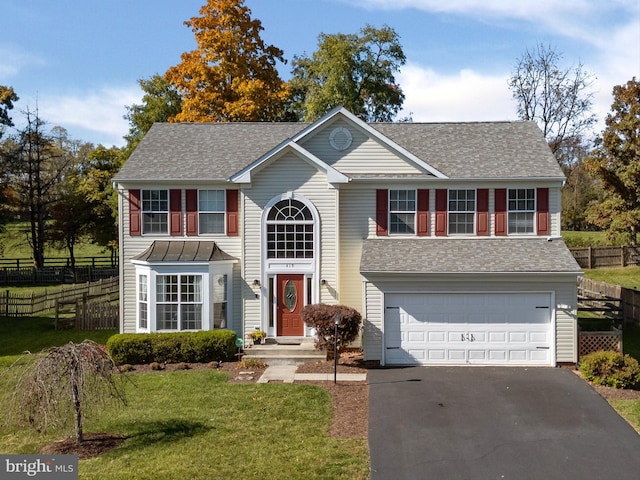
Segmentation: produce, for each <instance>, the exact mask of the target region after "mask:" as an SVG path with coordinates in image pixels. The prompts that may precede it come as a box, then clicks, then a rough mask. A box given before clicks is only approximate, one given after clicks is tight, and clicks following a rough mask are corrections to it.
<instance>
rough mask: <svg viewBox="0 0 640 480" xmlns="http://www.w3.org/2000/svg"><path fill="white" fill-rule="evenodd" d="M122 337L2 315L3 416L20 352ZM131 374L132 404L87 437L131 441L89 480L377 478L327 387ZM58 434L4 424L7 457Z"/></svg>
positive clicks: (0, 437) (215, 374)
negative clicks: (334, 427) (342, 424)
mask: <svg viewBox="0 0 640 480" xmlns="http://www.w3.org/2000/svg"><path fill="white" fill-rule="evenodd" d="M113 333H116V332H115V331H98V332H93V331H91V332H87V331H85V332H82V331H80V332H78V331H75V330H62V331H60V330H58V331H56V330H53V320H52V319H51V318H47V317H45V316H41V317H40V316H39V317H26V318H25V317H23V318H3V317H0V418H1V419H4V418H5V417H6V413H7V403H6V400H7V396H8V395H10V393H12V387H11V380H10V379H9V376H8V375H3V373H5V372H6V370H7V368H8V366H9V365H11V364H12V363H13V362H14V361H15V359H16V358H18V355H19V354H21V353H22V352H23V351H25V350H29V351H33V352H36V351H39V350H42V349H44V348H48V347H51V346H54V345H63V344H65V343H66V342H68V341H74V342H80V341H82V340H84V339H85V338H89V339H92V340H94V341H96V342H99V343H105V342H106V340H107V338H108V337H109V336H110V335H112V334H113ZM130 375H131V378H132V379H133V381H134V383H135V385H128V386H127V397H128V401H129V405H128V406H127V407H120V408H117V409H115V410H114V409H110V410H106V411H104V412H103V413H101V415H100V416H99V417H98V418H95V419H90V420H89V421H87V422H86V423H85V433H86V434H91V433H101V432H104V433H108V434H112V435H121V436H123V437H125V438H126V441H125V442H124V443H123V444H122V445H121V446H119V447H118V448H116V449H114V450H111V451H109V452H106V453H104V454H102V455H100V456H98V457H95V458H92V459H88V460H81V461H80V465H79V478H80V479H102V478H108V479H110V480H111V479H122V480H125V479H126V480H129V479H153V480H156V479H159V480H164V479H178V478H179V479H203V480H208V479H227V478H246V479H281V478H304V479H307V478H309V479H313V478H323V479H324V478H331V479H340V478H344V479H366V478H368V477H369V466H368V461H369V451H368V446H367V439H366V437H357V438H348V439H338V438H335V437H332V436H330V435H329V428H330V426H331V418H332V409H333V406H332V399H331V396H330V395H329V393H328V392H327V391H326V390H325V389H323V388H321V387H319V386H315V385H302V384H282V383H281V384H277V383H275V384H255V383H250V384H237V383H227V380H228V378H229V373H227V372H222V371H217V370H212V369H203V370H186V371H173V372H168V371H164V372H151V373H133V374H130ZM364 408H367V407H366V405H365V406H364ZM57 440H61V437H60V436H59V435H55V434H53V433H37V432H35V431H32V430H24V429H23V430H8V429H7V428H5V425H4V422H3V423H2V428H1V429H0V453H37V452H38V451H39V450H40V449H41V448H42V447H44V446H45V445H48V444H50V443H52V442H54V441H57Z"/></svg>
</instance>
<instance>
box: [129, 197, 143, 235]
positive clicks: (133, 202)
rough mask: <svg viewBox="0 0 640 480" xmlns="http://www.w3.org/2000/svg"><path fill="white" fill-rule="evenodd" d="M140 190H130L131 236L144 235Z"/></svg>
mask: <svg viewBox="0 0 640 480" xmlns="http://www.w3.org/2000/svg"><path fill="white" fill-rule="evenodd" d="M140 216H141V215H140V190H129V235H131V236H132V237H134V236H138V235H142V222H141V218H140Z"/></svg>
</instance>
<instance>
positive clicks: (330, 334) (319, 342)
mask: <svg viewBox="0 0 640 480" xmlns="http://www.w3.org/2000/svg"><path fill="white" fill-rule="evenodd" d="M337 314H339V315H340V324H339V325H338V349H342V348H344V347H346V346H347V345H349V344H350V343H351V342H353V341H354V340H355V339H356V338H358V335H359V333H360V324H361V323H362V316H361V315H360V313H359V312H358V311H357V310H356V309H354V308H351V307H346V306H344V305H326V304H324V303H318V304H314V305H307V306H306V307H304V308H303V309H302V320H304V322H305V323H306V324H307V325H309V326H310V327H313V328H315V329H316V348H317V349H319V350H331V349H333V344H334V332H335V320H334V318H335V316H336V315H337Z"/></svg>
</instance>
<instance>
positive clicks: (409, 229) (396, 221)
mask: <svg viewBox="0 0 640 480" xmlns="http://www.w3.org/2000/svg"><path fill="white" fill-rule="evenodd" d="M415 232H416V191H415V190H389V233H391V234H393V233H398V234H402V233H405V234H414V233H415Z"/></svg>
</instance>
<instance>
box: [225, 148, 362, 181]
mask: <svg viewBox="0 0 640 480" xmlns="http://www.w3.org/2000/svg"><path fill="white" fill-rule="evenodd" d="M290 150H292V151H293V152H294V153H296V154H297V155H298V156H299V157H300V158H301V159H302V160H304V161H306V162H308V163H310V164H311V165H313V166H314V167H315V168H317V169H318V170H320V171H323V172H325V173H326V175H327V181H328V182H329V183H349V182H350V181H351V179H350V178H349V177H348V176H347V175H344V174H343V173H340V172H339V171H338V170H336V169H335V168H333V167H332V166H331V165H329V164H327V163H326V162H324V161H322V160H320V159H319V158H318V157H316V156H315V155H313V154H312V153H311V152H309V151H308V150H306V149H304V148H303V147H301V146H300V145H298V144H297V143H295V142H293V141H291V140H287V141H286V142H284V143H281V144H280V145H279V146H278V147H276V148H275V149H273V150H271V151H269V152H267V153H266V154H264V155H262V156H261V157H260V158H258V159H257V160H256V161H255V162H252V163H251V164H250V165H248V166H247V167H245V168H243V169H242V170H240V172H238V173H236V174H235V175H233V176H232V177H230V178H229V181H230V182H233V183H251V176H252V174H253V173H254V172H258V171H260V170H261V167H263V166H265V165H266V164H267V163H270V161H275V160H277V159H278V158H280V157H281V156H282V155H284V154H285V153H287V151H290Z"/></svg>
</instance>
